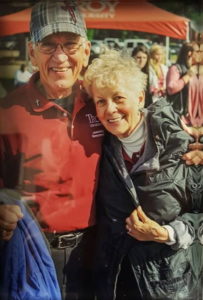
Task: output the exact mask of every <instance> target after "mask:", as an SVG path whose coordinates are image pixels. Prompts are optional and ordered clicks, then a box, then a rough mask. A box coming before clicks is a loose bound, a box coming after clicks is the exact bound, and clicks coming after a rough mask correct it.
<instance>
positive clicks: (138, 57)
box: [132, 45, 152, 107]
mask: <svg viewBox="0 0 203 300" xmlns="http://www.w3.org/2000/svg"><path fill="white" fill-rule="evenodd" d="M132 57H133V58H134V59H135V61H136V62H137V65H138V67H139V68H140V69H141V71H142V72H143V73H145V74H146V75H147V85H146V89H145V104H144V106H145V107H147V106H149V105H150V104H151V103H152V97H151V94H150V91H149V50H148V49H147V47H146V46H144V45H138V46H136V47H135V48H134V49H133V51H132Z"/></svg>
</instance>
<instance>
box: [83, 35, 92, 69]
mask: <svg viewBox="0 0 203 300" xmlns="http://www.w3.org/2000/svg"><path fill="white" fill-rule="evenodd" d="M85 43H86V44H85V49H84V58H83V67H85V68H86V67H87V66H88V62H89V57H90V51H91V43H90V41H86V42H85Z"/></svg>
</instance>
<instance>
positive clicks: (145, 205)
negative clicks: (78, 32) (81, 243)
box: [84, 50, 194, 300]
mask: <svg viewBox="0 0 203 300" xmlns="http://www.w3.org/2000/svg"><path fill="white" fill-rule="evenodd" d="M145 76H146V75H145V74H143V73H142V72H141V71H140V69H139V67H137V64H136V62H135V60H134V59H133V58H132V57H122V55H121V54H120V53H119V52H116V51H113V50H111V51H109V52H106V53H105V54H103V55H101V56H100V57H99V58H97V59H95V60H94V61H93V63H92V64H91V65H90V66H89V68H88V70H87V71H86V73H85V77H84V86H85V88H86V90H87V92H88V93H89V95H90V96H91V97H92V98H93V101H94V103H95V107H96V112H97V117H98V119H99V120H100V122H101V123H102V124H103V125H104V127H105V129H106V130H107V133H106V138H105V142H104V149H103V158H102V161H101V177H100V182H99V186H98V202H97V203H98V219H99V227H100V232H99V234H98V236H99V240H98V249H97V256H96V257H97V263H96V272H95V273H96V274H95V278H96V288H97V297H98V299H99V300H104V299H106V300H107V299H108V300H111V299H115V297H116V294H117V282H118V280H117V279H118V275H119V272H120V269H121V268H122V265H123V262H125V264H126V263H127V264H128V265H129V266H130V267H129V268H128V269H127V272H126V273H127V275H126V276H125V277H126V281H125V284H124V289H125V296H124V298H125V297H126V298H125V299H144V300H145V299H189V296H190V292H191V290H192V289H191V283H192V276H191V274H192V271H191V267H190V262H189V260H188V247H189V245H190V244H191V243H192V242H193V239H194V231H193V228H192V226H191V225H190V224H189V223H187V221H186V220H185V215H186V213H187V212H190V211H191V209H192V201H191V198H192V197H191V195H190V193H189V191H188V190H187V180H188V178H190V179H191V180H192V174H191V175H190V174H189V173H188V170H189V168H190V167H188V166H186V165H185V163H184V161H183V160H181V155H182V154H183V153H185V152H186V150H187V147H188V143H189V142H190V140H191V137H190V136H189V134H187V133H186V132H185V131H184V130H183V129H182V128H181V122H180V120H179V116H178V115H176V114H175V113H174V111H173V110H172V109H171V106H170V104H169V103H167V102H166V101H165V100H164V99H163V100H160V101H158V102H156V103H155V104H153V105H152V106H150V107H149V108H148V110H146V109H142V107H143V103H144V88H145V85H146V77H145ZM190 173H191V172H190ZM130 274H131V275H130ZM130 278H131V280H130ZM128 279H129V280H128ZM126 295H127V296H126ZM116 299H122V297H121V298H119V295H117V298H116Z"/></svg>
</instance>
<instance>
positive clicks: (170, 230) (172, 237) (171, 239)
mask: <svg viewBox="0 0 203 300" xmlns="http://www.w3.org/2000/svg"><path fill="white" fill-rule="evenodd" d="M163 227H164V228H165V229H166V230H167V231H168V235H169V241H168V242H166V243H165V244H166V245H169V246H171V245H174V244H175V243H176V239H175V230H174V229H173V227H171V226H170V225H164V226H163Z"/></svg>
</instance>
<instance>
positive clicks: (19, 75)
mask: <svg viewBox="0 0 203 300" xmlns="http://www.w3.org/2000/svg"><path fill="white" fill-rule="evenodd" d="M31 75H32V74H31V73H30V72H29V71H28V70H27V66H26V65H25V64H22V65H21V66H20V69H19V70H17V71H16V73H15V77H14V85H15V87H18V86H21V85H23V84H25V83H27V82H28V80H29V79H30V77H31Z"/></svg>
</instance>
